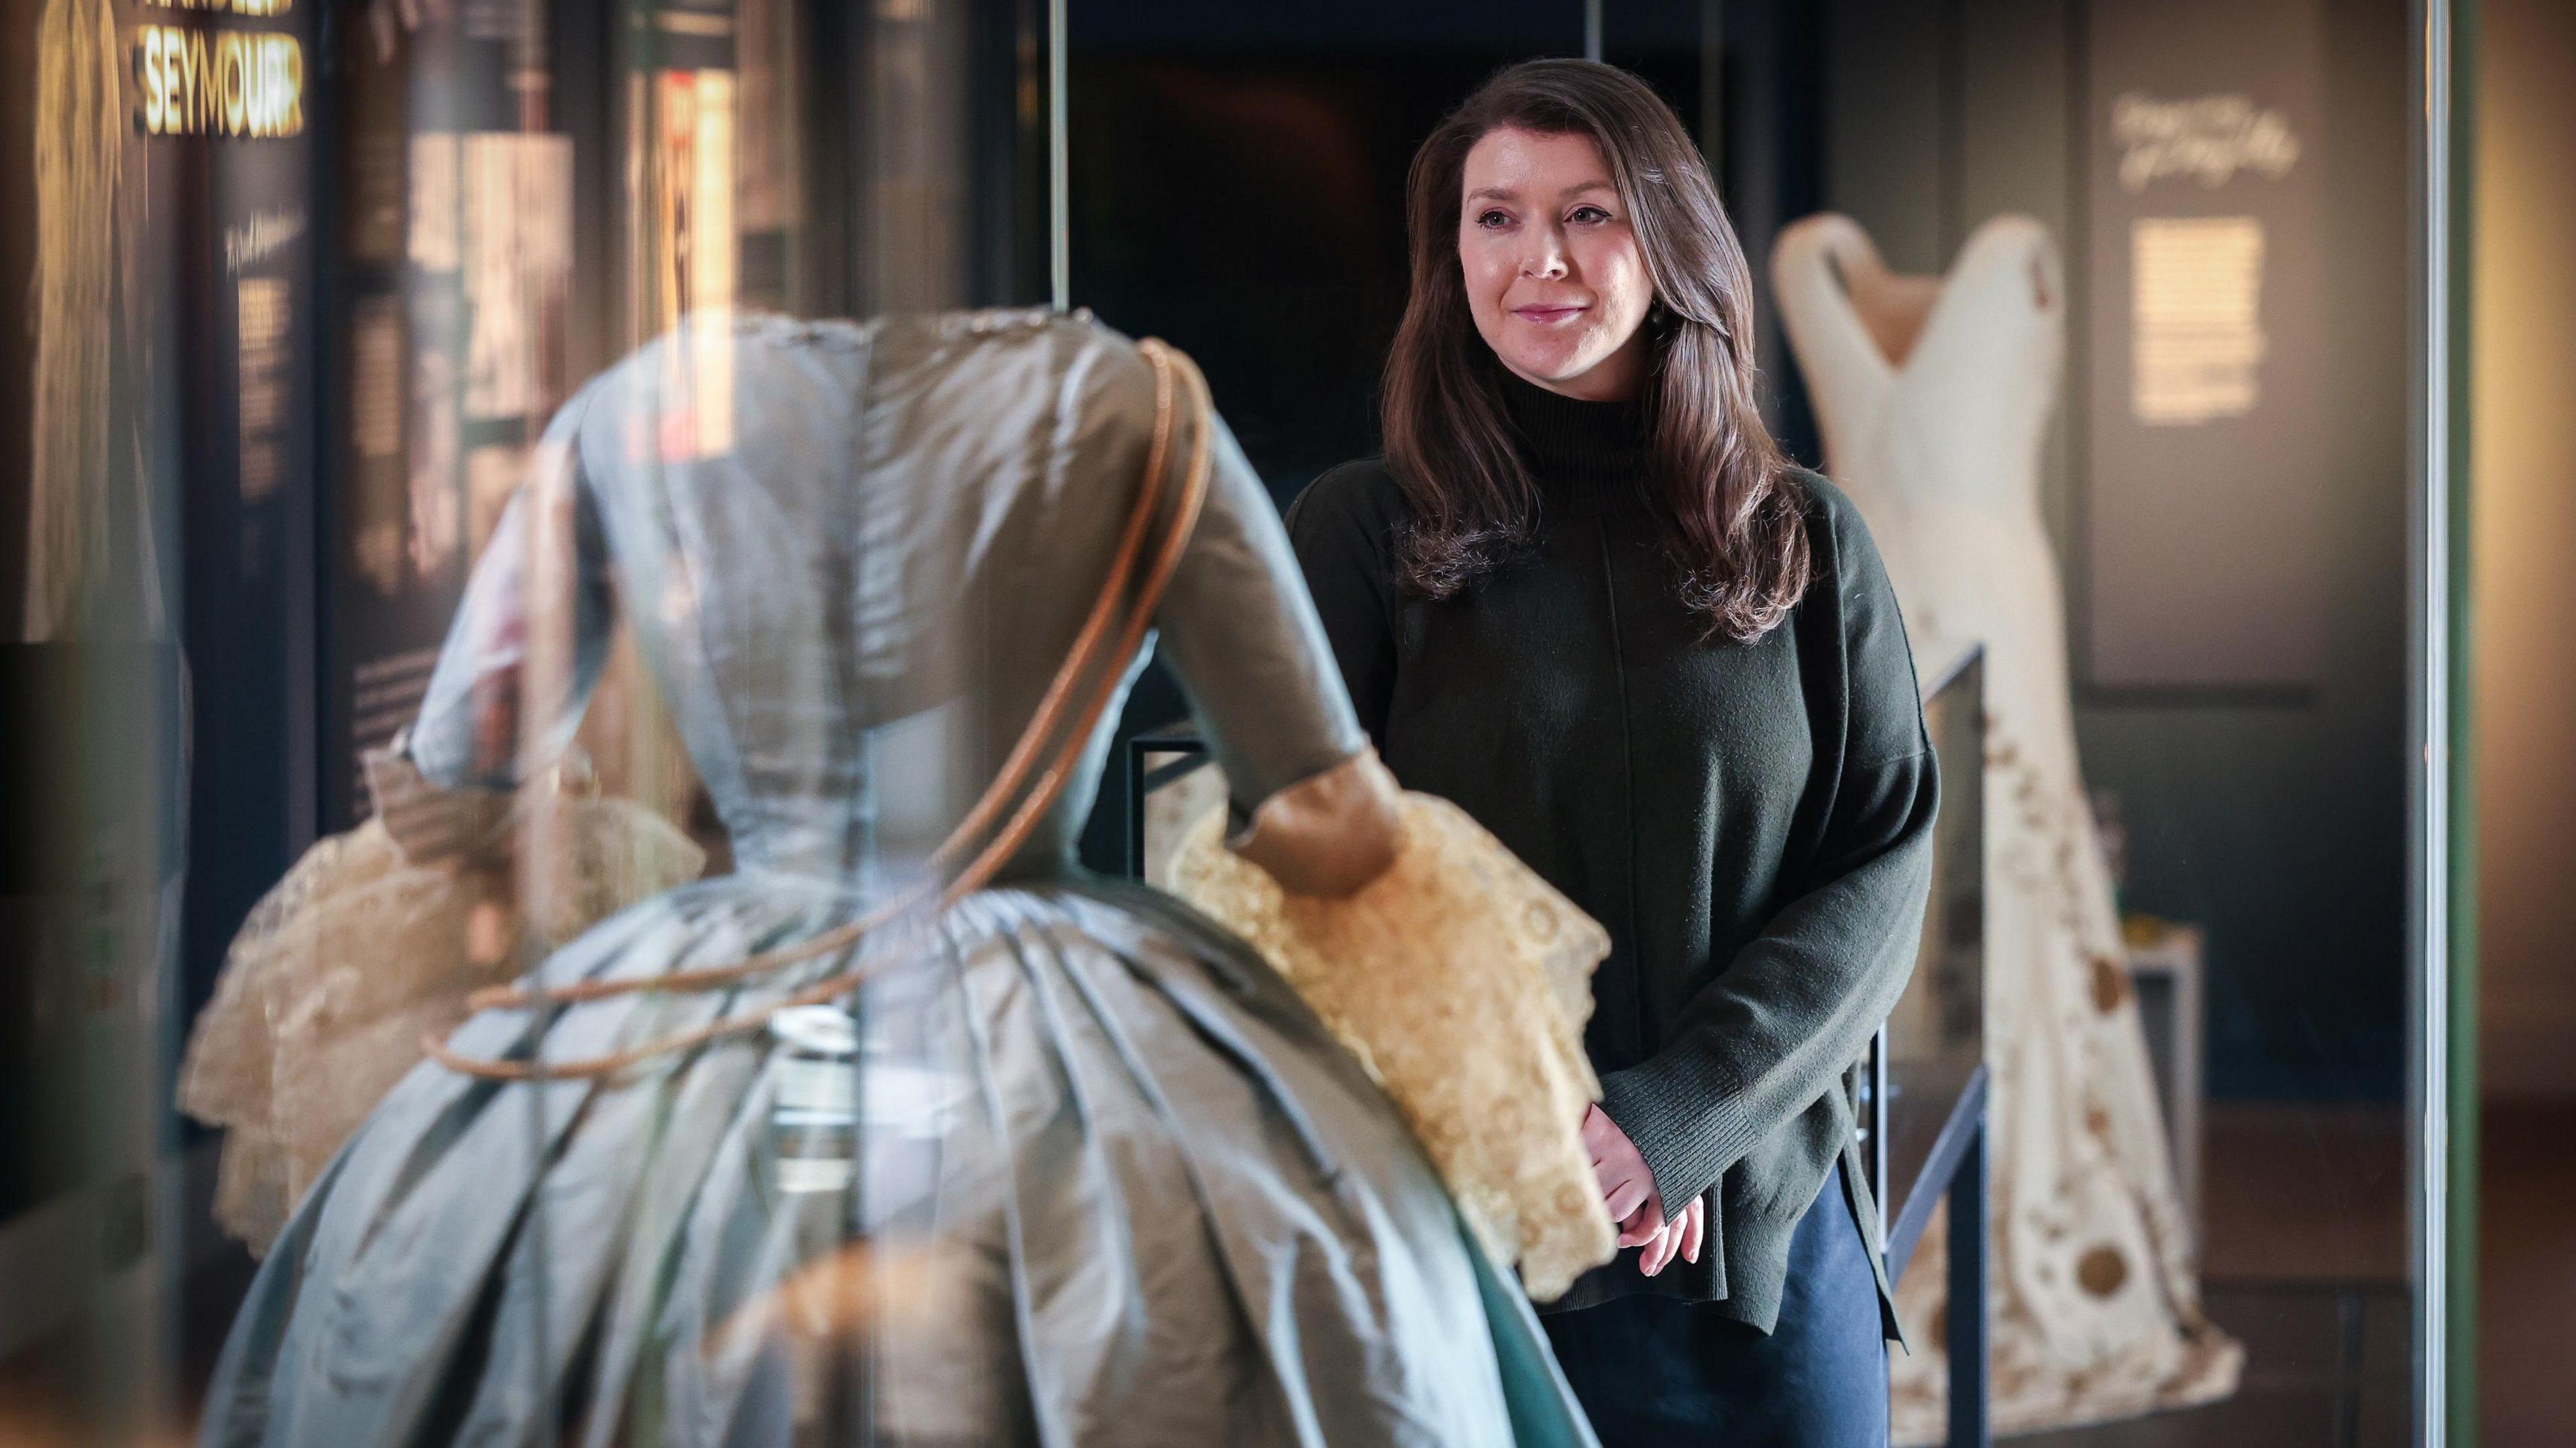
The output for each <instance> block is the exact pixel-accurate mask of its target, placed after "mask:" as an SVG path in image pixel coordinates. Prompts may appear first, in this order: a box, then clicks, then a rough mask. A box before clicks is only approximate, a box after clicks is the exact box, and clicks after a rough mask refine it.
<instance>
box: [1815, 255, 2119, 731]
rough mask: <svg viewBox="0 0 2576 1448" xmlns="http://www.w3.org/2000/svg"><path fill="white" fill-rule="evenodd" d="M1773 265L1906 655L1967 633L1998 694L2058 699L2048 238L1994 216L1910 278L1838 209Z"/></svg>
mask: <svg viewBox="0 0 2576 1448" xmlns="http://www.w3.org/2000/svg"><path fill="white" fill-rule="evenodd" d="M1773 275H1774V282H1775V288H1776V291H1777V293H1778V297H1779V304H1780V314H1781V322H1782V325H1783V326H1784V328H1785V329H1786V330H1787V332H1788V334H1789V338H1790V341H1791V343H1792V344H1793V345H1794V347H1795V348H1796V350H1797V354H1798V360H1799V364H1800V370H1801V372H1802V374H1803V375H1804V377H1805V378H1806V381H1807V388H1808V394H1809V396H1810V398H1811V400H1812V401H1813V403H1814V405H1815V409H1816V416H1817V420H1818V423H1819V425H1820V430H1821V431H1822V432H1823V434H1824V443H1825V470H1826V472H1827V474H1828V475H1829V476H1831V477H1832V478H1833V479H1834V481H1835V482H1836V483H1838V484H1840V485H1841V486H1842V488H1843V489H1844V491H1846V492H1848V493H1849V494H1850V495H1851V497H1852V500H1853V501H1854V502H1855V503H1857V504H1859V506H1860V509H1861V513H1862V515H1863V516H1864V517H1866V518H1867V519H1868V520H1869V525H1870V530H1871V532H1872V533H1873V534H1874V535H1875V536H1876V537H1877V539H1878V542H1879V546H1880V548H1881V550H1882V551H1883V552H1884V554H1885V556H1886V560H1887V567H1888V573H1889V577H1890V578H1891V580H1892V581H1893V582H1894V584H1895V586H1896V593H1897V597H1898V599H1899V600H1900V601H1901V602H1902V604H1903V606H1904V609H1905V616H1906V623H1907V626H1908V629H1909V631H1910V632H1911V633H1912V634H1913V636H1914V641H1915V646H1916V648H1917V650H1918V652H1920V653H1923V654H1925V655H1927V656H1934V655H1939V654H1945V653H1947V652H1949V651H1951V650H1953V649H1955V648H1956V647H1958V646H1960V645H1963V644H1967V643H1972V642H1982V643H1984V644H1985V645H1986V646H1987V662H1988V667H1989V671H1990V675H1995V674H1999V675H2004V676H2008V677H2004V678H2001V679H1999V680H1998V683H1999V684H2000V686H2001V687H2002V689H2003V691H2004V692H2006V693H2018V692H2022V691H2023V690H2024V689H2027V691H2028V692H2030V693H2031V694H2032V695H2033V696H2034V697H2038V698H2047V697H2052V696H2055V695H2059V694H2062V693H2063V690H2064V678H2065V675H2064V665H2063V661H2062V657H2061V656H2062V654H2063V652H2064V637H2063V635H2064V626H2063V612H2064V610H2063V605H2062V603H2061V601H2060V597H2059V587H2058V575H2057V564H2056V559H2055V556H2054V554H2053V553H2052V551H2051V548H2050V543H2049V539H2048V531H2047V525H2046V522H2045V520H2044V519H2043V518H2042V516H2041V513H2040V477H2039V469H2040V459H2041V451H2042V446H2043V442H2044V440H2045V437H2046V432H2047V427H2048V416H2049V412H2050V409H2051V407H2052V406H2053V405H2054V403H2055V400H2056V390H2057V373H2058V368H2059V366H2060V364H2061V362H2062V360H2063V354H2064V351H2065V332H2064V312H2065V289H2064V286H2063V284H2062V281H2061V278H2060V273H2059V264H2058V259H2057V252H2056V248H2055V247H2054V245H2053V244H2052V243H2051V242H2050V241H2049V238H2048V234H2047V232H2046V230H2045V229H2044V228H2042V227H2041V226H2040V225H2039V223H2037V222H2035V221H2032V220H2030V219H2029V218H2027V217H2019V216H2003V217H1997V218H1996V219H1994V220H1992V221H1989V222H1987V223H1986V224H1985V225H1984V226H1981V227H1979V228H1978V229H1977V231H1976V232H1975V234H1973V235H1972V236H1970V237H1969V239H1968V241H1967V244H1966V245H1965V246H1964V247H1962V248H1961V249H1960V252H1959V255H1958V258H1957V259H1956V261H1954V262H1953V264H1952V266H1951V269H1950V271H1949V274H1948V275H1946V276H1942V277H1917V276H1902V275H1898V274H1896V273H1893V272H1890V271H1889V270H1888V268H1887V266H1886V264H1885V263H1884V262H1883V261H1881V260H1880V259H1879V255H1878V251H1877V249H1876V248H1875V247H1874V246H1872V245H1871V244H1870V240H1869V237H1868V235H1867V234H1866V233H1865V232H1863V231H1862V230H1861V228H1860V226H1859V224H1858V223H1856V222H1854V221H1853V220H1851V218H1849V217H1846V216H1838V215H1825V216H1818V217H1812V218H1809V219H1807V220H1805V221H1801V222H1798V223H1797V224H1795V225H1793V226H1791V227H1789V228H1788V229H1787V230H1785V231H1783V232H1782V233H1781V235H1780V239H1779V241H1778V243H1777V245H1776V246H1775V248H1774V252H1773ZM2026 671H2027V672H2029V673H2030V677H2029V678H2028V679H2027V681H2022V680H2019V679H2017V678H2014V677H2009V676H2017V675H2021V674H2023V673H2024V672H2026ZM2070 748H2071V746H2070Z"/></svg>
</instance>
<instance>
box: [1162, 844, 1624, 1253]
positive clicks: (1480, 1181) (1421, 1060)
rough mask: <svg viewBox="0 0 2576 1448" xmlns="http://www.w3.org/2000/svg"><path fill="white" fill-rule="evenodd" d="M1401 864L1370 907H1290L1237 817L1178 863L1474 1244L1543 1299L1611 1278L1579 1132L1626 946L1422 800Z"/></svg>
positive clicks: (1179, 885)
mask: <svg viewBox="0 0 2576 1448" xmlns="http://www.w3.org/2000/svg"><path fill="white" fill-rule="evenodd" d="M1402 808H1403V819H1404V831H1405V842H1404V849H1403V852H1402V853H1401V854H1399V855H1398V856H1397V857H1396V862H1395V864H1394V866H1393V867H1391V868H1390V869H1389V870H1388V871H1387V872H1386V873H1385V874H1384V875H1381V876H1380V877H1378V879H1377V880H1375V881H1374V882H1372V883H1371V884H1370V885H1368V886H1367V887H1366V888H1364V889H1362V890H1361V891H1360V892H1359V893H1358V894H1356V895H1353V896H1351V897H1350V898H1348V899H1344V900H1321V899H1312V898H1307V897H1302V896H1291V895H1288V894H1285V893H1284V892H1282V891H1281V890H1280V888H1279V886H1278V885H1277V883H1276V882H1274V881H1273V880H1272V879H1271V878H1270V877H1269V876H1268V875H1267V874H1265V873H1263V872H1262V871H1261V870H1260V869H1259V868H1258V867H1256V866H1254V865H1252V864H1250V863H1249V862H1247V861H1244V860H1242V859H1240V858H1237V857H1236V856H1235V855H1234V854H1232V853H1231V852H1230V851H1228V850H1227V849H1226V848H1225V845H1224V841H1223V832H1224V825H1225V817H1224V815H1223V813H1222V811H1219V812H1215V813H1211V814H1209V815H1207V816H1206V817H1205V818H1203V819H1201V820H1200V822H1199V823H1198V824H1197V825H1196V826H1194V827H1193V828H1192V829H1191V830H1190V831H1189V833H1188V834H1187V835H1186V836H1185V837H1184V838H1183V839H1182V841H1181V842H1180V844H1179V846H1178V848H1177V849H1176V850H1175V852H1174V854H1173V857H1172V861H1171V864H1170V880H1171V888H1172V890H1173V891H1174V893H1176V894H1178V895H1180V896H1181V898H1183V899H1185V900H1187V901H1189V902H1190V904H1192V905H1194V906H1196V907H1197V908H1198V909H1199V910H1200V911H1201V912H1203V913H1205V914H1206V915H1208V916H1209V917H1210V918H1211V919H1214V920H1216V921H1217V922H1218V923H1219V924H1222V925H1224V926H1225V927H1227V928H1228V929H1230V930H1232V931H1234V932H1235V933H1236V934H1238V935H1240V936H1242V937H1243V938H1244V939H1245V940H1247V941H1249V942H1251V943H1252V944H1253V945H1254V946H1255V947H1256V948H1258V949H1259V950H1260V951H1261V953H1262V954H1263V955H1264V956H1265V957H1267V958H1268V959H1269V961H1270V962H1271V964H1272V965H1274V966H1275V967H1277V968H1278V970H1279V972H1280V974H1281V975H1283V976H1285V977H1286V978H1287V980H1288V982H1289V983H1290V984H1291V985H1293V986H1295V987H1296V989H1297V993H1298V994H1299V995H1301V996H1303V997H1304V998H1305V1000H1306V1002H1307V1003H1308V1004H1309V1005H1311V1006H1313V1007H1314V1009H1315V1012H1316V1014H1317V1015H1319V1016H1321V1017H1322V1018H1323V1020H1324V1022H1325V1024H1326V1025H1328V1026H1329V1027H1331V1029H1332V1031H1333V1033H1334V1034H1335V1035H1336V1036H1338V1037H1340V1038H1341V1040H1342V1042H1343V1043H1344V1044H1345V1045H1347V1046H1349V1047H1350V1049H1351V1050H1352V1051H1353V1052H1354V1053H1356V1054H1357V1055H1358V1057H1359V1059H1360V1061H1361V1063H1362V1064H1363V1065H1364V1066H1365V1067H1366V1068H1367V1069H1368V1071H1369V1074H1370V1075H1371V1076H1373V1077H1374V1078H1375V1079H1376V1080H1377V1081H1378V1083H1379V1084H1380V1085H1382V1086H1383V1087H1385V1089H1386V1092H1387V1095H1388V1096H1389V1097H1390V1098H1391V1099H1392V1100H1393V1101H1394V1102H1395V1104H1396V1108H1397V1109H1398V1110H1399V1111H1401V1112H1402V1113H1403V1115H1404V1118H1405V1120H1406V1121H1407V1123H1409V1124H1410V1125H1411V1126H1412V1128H1413V1131H1414V1134H1415V1135H1416V1136H1418V1137H1419V1138H1420V1139H1421V1141H1422V1145H1423V1147H1424V1149H1425V1150H1426V1151H1427V1152H1428V1153H1429V1154H1430V1157H1431V1162H1432V1165H1434V1166H1435V1167H1437V1168H1438V1169H1439V1171H1440V1174H1441V1176H1442V1178H1443V1179H1444V1180H1446V1181H1447V1183H1448V1184H1449V1189H1450V1192H1451V1193H1452V1194H1453V1195H1454V1196H1455V1197H1456V1198H1457V1201H1458V1205H1459V1208H1460V1210H1461V1212H1462V1213H1463V1214H1464V1216H1465V1218H1466V1220H1467V1223H1468V1226H1469V1227H1470V1229H1471V1230H1473V1231H1474V1232H1475V1233H1476V1235H1477V1238H1478V1240H1479V1241H1481V1242H1482V1243H1483V1244H1484V1246H1485V1249H1486V1250H1487V1251H1488V1252H1489V1253H1491V1254H1492V1255H1493V1257H1494V1259H1495V1260H1496V1261H1498V1262H1506V1263H1508V1262H1513V1261H1517V1262H1518V1263H1519V1265H1520V1272H1521V1279H1522V1281H1523V1282H1524V1283H1525V1284H1526V1285H1527V1286H1528V1289H1529V1293H1530V1296H1532V1297H1533V1298H1536V1299H1538V1300H1539V1301H1542V1302H1544V1301H1549V1300H1552V1299H1554V1298H1556V1297H1559V1296H1562V1295H1563V1294H1564V1292H1565V1289H1566V1288H1568V1287H1569V1286H1571V1285H1573V1282H1574V1279H1575V1278H1576V1277H1577V1276H1579V1275H1580V1274H1581V1273H1582V1272H1584V1271H1585V1270H1586V1269H1588V1268H1591V1267H1594V1266H1597V1265H1598V1264H1600V1263H1602V1262H1606V1261H1608V1260H1609V1259H1610V1257H1611V1255H1612V1253H1613V1251H1614V1250H1615V1247H1614V1236H1613V1228H1612V1226H1611V1222H1610V1217H1609V1214H1608V1212H1606V1211H1605V1210H1604V1209H1603V1207H1602V1204H1601V1193H1600V1190H1599V1189H1598V1187H1596V1186H1595V1185H1594V1182H1593V1176H1592V1168H1591V1163H1590V1159H1589V1158H1588V1157H1587V1156H1586V1155H1585V1153H1584V1150H1583V1142H1582V1138H1581V1135H1580V1127H1581V1123H1582V1120H1583V1110H1584V1107H1585V1106H1586V1105H1587V1104H1588V1103H1590V1102H1592V1101H1593V1100H1595V1099H1597V1098H1598V1097H1599V1096H1600V1094H1601V1086H1600V1082H1599V1081H1598V1079H1596V1078H1595V1077H1594V1075H1593V1074H1592V1066H1591V1063H1590V1062H1589V1061H1588V1060H1587V1059H1586V1058H1585V1056H1584V1054H1583V1026H1584V1022H1585V1021H1586V1020H1588V1019H1589V1018H1590V1017H1591V1014H1592V972H1593V969H1594V968H1595V967H1596V966H1598V965H1599V964H1600V963H1601V960H1602V958H1603V957H1604V956H1606V955H1608V954H1609V952H1610V938H1609V935H1608V934H1607V933H1606V932H1605V931H1603V930H1602V928H1601V926H1600V925H1599V924H1597V923H1596V922H1594V921H1593V920H1592V919H1591V917H1589V916H1587V915H1585V914H1584V913H1583V912H1582V911H1580V910H1578V909H1576V908H1575V907H1574V904H1573V902H1572V901H1569V900H1567V899H1566V898H1565V897H1564V896H1563V895H1560V894H1558V893H1557V892H1556V891H1555V890H1554V889H1553V888H1551V887H1550V886H1549V885H1548V884H1547V882H1545V881H1544V880H1541V879H1540V878H1539V877H1538V876H1537V875H1535V874H1533V873H1532V872H1531V871H1530V869H1529V867H1528V866H1526V865H1523V864H1522V863H1521V862H1520V861H1519V860H1517V859H1514V858H1513V857H1512V855H1511V852H1510V851H1508V850H1506V849H1504V848H1503V846H1502V843H1501V842H1500V841H1498V840H1496V839H1495V838H1494V837H1493V836H1492V835H1490V834H1487V833H1486V832H1485V830H1484V829H1483V827H1481V826H1479V825H1478V824H1477V823H1476V822H1475V821H1474V820H1472V819H1470V818H1468V816H1467V814H1466V812H1465V811H1463V810H1461V809H1459V808H1458V807H1457V806H1456V805H1453V804H1451V803H1449V802H1448V801H1446V800H1441V799H1434V798H1432V797H1430V796H1428V795H1419V794H1408V795H1406V796H1405V797H1404V802H1403V806H1402Z"/></svg>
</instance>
